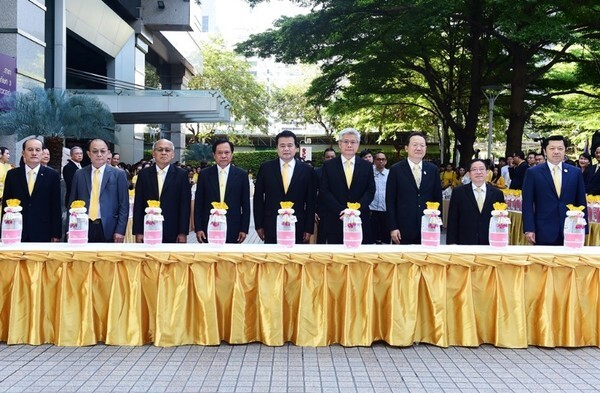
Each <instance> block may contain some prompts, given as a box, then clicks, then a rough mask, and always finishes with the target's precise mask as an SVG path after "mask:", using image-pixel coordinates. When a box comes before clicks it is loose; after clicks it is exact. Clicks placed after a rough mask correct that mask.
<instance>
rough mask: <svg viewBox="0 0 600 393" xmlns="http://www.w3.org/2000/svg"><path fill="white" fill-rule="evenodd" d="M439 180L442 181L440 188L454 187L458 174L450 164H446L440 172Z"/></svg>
mask: <svg viewBox="0 0 600 393" xmlns="http://www.w3.org/2000/svg"><path fill="white" fill-rule="evenodd" d="M440 180H441V181H442V190H445V189H446V188H448V187H456V186H457V185H458V184H459V183H458V176H457V175H456V172H455V171H454V168H453V167H452V164H446V165H445V169H444V171H443V172H442V173H441V174H440Z"/></svg>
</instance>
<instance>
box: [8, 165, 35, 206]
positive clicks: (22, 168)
mask: <svg viewBox="0 0 600 393" xmlns="http://www.w3.org/2000/svg"><path fill="white" fill-rule="evenodd" d="M25 168H26V167H25V166H20V167H18V168H16V169H13V171H16V170H18V171H19V172H21V173H20V174H19V176H18V178H19V179H20V180H17V181H18V182H19V187H20V188H21V190H23V193H22V195H25V196H26V197H27V198H30V197H31V196H30V195H29V187H28V186H27V171H26V170H25ZM36 183H37V181H36ZM34 190H35V186H34Z"/></svg>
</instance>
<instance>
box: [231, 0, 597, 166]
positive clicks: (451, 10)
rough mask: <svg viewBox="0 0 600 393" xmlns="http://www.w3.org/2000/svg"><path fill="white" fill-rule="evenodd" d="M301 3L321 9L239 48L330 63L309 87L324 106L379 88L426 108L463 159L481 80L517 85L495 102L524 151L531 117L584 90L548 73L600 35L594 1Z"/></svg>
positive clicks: (477, 120)
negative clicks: (452, 137)
mask: <svg viewBox="0 0 600 393" xmlns="http://www.w3.org/2000/svg"><path fill="white" fill-rule="evenodd" d="M248 2H249V3H251V4H257V3H260V2H262V0H248ZM296 2H297V3H300V4H304V5H312V6H314V7H315V11H314V12H313V13H311V14H309V15H303V16H297V17H294V18H281V19H280V20H278V21H277V22H276V24H275V28H274V29H270V30H268V31H266V32H264V33H261V34H257V35H254V36H251V37H250V39H249V40H247V41H246V42H243V43H241V44H239V45H238V47H237V50H238V51H240V52H242V53H245V54H246V55H255V54H258V55H260V56H264V57H266V56H275V58H276V59H277V60H278V61H283V62H290V63H291V62H295V61H305V62H312V63H320V64H322V67H321V69H322V77H321V78H318V80H316V81H315V83H313V84H312V87H311V93H312V94H313V97H315V98H316V99H317V100H320V101H321V102H324V103H331V102H337V101H340V100H344V99H348V98H349V97H350V96H354V98H353V100H354V102H355V103H357V105H360V104H361V99H362V98H363V97H368V96H369V95H371V94H373V95H376V96H379V97H381V98H382V99H381V100H378V101H374V100H370V101H371V102H377V105H379V106H390V105H395V106H404V107H408V106H417V107H420V108H421V109H423V110H424V111H426V112H429V113H432V114H433V115H434V116H436V117H437V118H438V120H439V126H440V129H441V130H443V131H444V132H446V130H451V131H452V132H453V134H454V135H455V136H456V138H457V140H458V141H459V142H460V151H461V153H462V154H461V155H462V160H463V163H464V160H468V159H469V158H470V157H471V156H472V153H473V143H474V141H475V137H476V135H477V131H478V129H481V128H482V127H481V125H482V120H483V119H482V117H481V114H480V112H481V111H480V110H481V106H482V103H484V102H485V101H484V97H483V94H482V87H483V86H486V85H502V86H507V85H509V84H510V86H511V94H510V98H509V99H508V100H499V101H498V103H497V105H498V106H499V107H501V106H505V105H506V107H507V110H506V116H507V118H508V119H509V122H510V123H509V127H508V141H507V142H508V143H507V151H510V150H512V149H513V148H514V147H515V146H519V147H520V146H521V138H522V133H523V128H524V125H525V123H526V121H527V119H528V118H529V117H530V116H531V114H532V113H534V112H535V111H539V110H540V108H542V107H543V106H544V105H548V104H551V103H552V102H553V100H554V99H555V97H558V96H560V95H564V94H568V93H578V94H585V92H582V91H581V90H579V89H578V88H577V87H578V86H580V84H581V83H582V80H581V79H579V80H577V79H575V78H566V79H565V78H562V79H561V78H554V76H556V75H552V77H551V72H550V71H551V70H552V69H553V68H554V67H555V66H556V65H558V64H560V63H561V62H586V61H588V62H589V61H590V56H588V57H587V58H580V57H577V56H575V55H574V54H573V52H572V51H571V49H572V48H573V47H574V45H575V44H580V45H586V48H588V49H589V50H590V51H591V50H592V49H590V48H593V46H592V45H591V43H590V42H595V41H594V40H597V38H598V36H600V35H598V26H599V25H598V23H597V22H596V21H597V20H598V18H597V17H598V12H600V11H599V10H598V7H597V5H595V4H594V1H592V0H584V1H581V2H578V4H577V6H573V4H572V2H567V1H564V0H532V1H523V2H514V1H508V0H489V1H485V2H482V1H480V0H424V1H418V2H415V1H409V0H396V1H385V0H369V1H361V2H356V1H352V0H336V1H316V0H315V1H306V0H297V1H296ZM317 6H318V7H317ZM594 36H595V38H594ZM591 57H593V56H591ZM366 102H368V100H367V101H366ZM500 109H502V108H500ZM501 113H502V111H501ZM390 131H393V132H395V130H390Z"/></svg>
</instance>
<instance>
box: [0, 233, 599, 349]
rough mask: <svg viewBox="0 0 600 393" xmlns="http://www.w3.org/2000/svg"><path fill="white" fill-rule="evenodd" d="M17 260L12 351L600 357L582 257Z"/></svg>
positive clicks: (238, 255)
mask: <svg viewBox="0 0 600 393" xmlns="http://www.w3.org/2000/svg"><path fill="white" fill-rule="evenodd" d="M21 247H22V248H26V250H22V249H21V250H19V249H10V248H9V249H7V247H6V246H4V247H3V248H2V251H0V259H1V261H2V269H0V307H1V309H0V340H1V341H5V342H7V343H9V344H33V345H38V344H43V343H54V344H57V345H64V346H81V345H94V344H96V343H98V342H105V343H106V344H109V345H142V344H145V343H153V344H155V345H158V346H174V345H187V344H202V345H219V344H220V343H221V341H226V342H228V343H231V344H242V343H249V342H262V343H265V344H267V345H282V344H284V343H285V342H292V343H294V344H296V345H301V346H326V345H330V344H334V343H339V344H341V345H344V346H368V345H371V344H372V343H373V342H375V341H379V340H383V341H385V342H387V343H389V344H391V345H395V346H409V345H412V344H413V343H415V342H425V343H431V344H434V345H437V346H442V347H447V346H450V345H461V346H478V345H480V344H483V343H489V344H493V345H495V346H500V347H511V348H523V347H527V346H528V345H538V346H544V347H555V346H566V347H578V346H598V345H599V335H600V333H599V332H600V326H599V323H600V312H599V298H600V297H599V292H600V291H599V290H600V274H599V273H600V272H599V267H600V256H599V255H598V254H597V253H595V252H593V251H594V250H591V249H590V248H584V249H581V250H576V251H573V250H566V249H563V248H562V247H554V248H552V247H508V248H507V249H506V250H494V249H491V248H489V247H476V246H472V247H469V246H467V247H465V246H460V247H459V246H441V247H439V248H438V249H425V248H422V247H417V246H406V247H403V246H385V247H382V246H365V247H361V248H360V249H359V250H356V251H352V250H347V249H344V248H343V247H342V246H321V245H312V246H304V247H299V248H298V249H296V248H294V249H292V250H288V249H281V248H277V247H275V246H272V247H271V246H265V245H248V246H244V245H230V246H228V247H227V249H226V250H227V251H225V249H224V250H219V249H213V248H210V246H208V245H179V246H177V245H163V246H157V247H155V248H149V247H148V246H145V245H140V244H124V245H121V247H122V248H121V249H120V250H119V251H114V247H115V245H108V244H95V245H87V246H84V247H83V248H81V249H76V250H73V249H72V247H71V249H68V248H66V246H64V245H63V246H61V245H58V243H57V246H56V247H57V249H55V248H54V247H53V245H51V244H32V245H29V244H28V245H21ZM111 248H113V250H111Z"/></svg>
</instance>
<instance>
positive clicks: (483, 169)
mask: <svg viewBox="0 0 600 393" xmlns="http://www.w3.org/2000/svg"><path fill="white" fill-rule="evenodd" d="M486 171H487V169H485V168H471V170H470V171H469V172H486Z"/></svg>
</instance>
